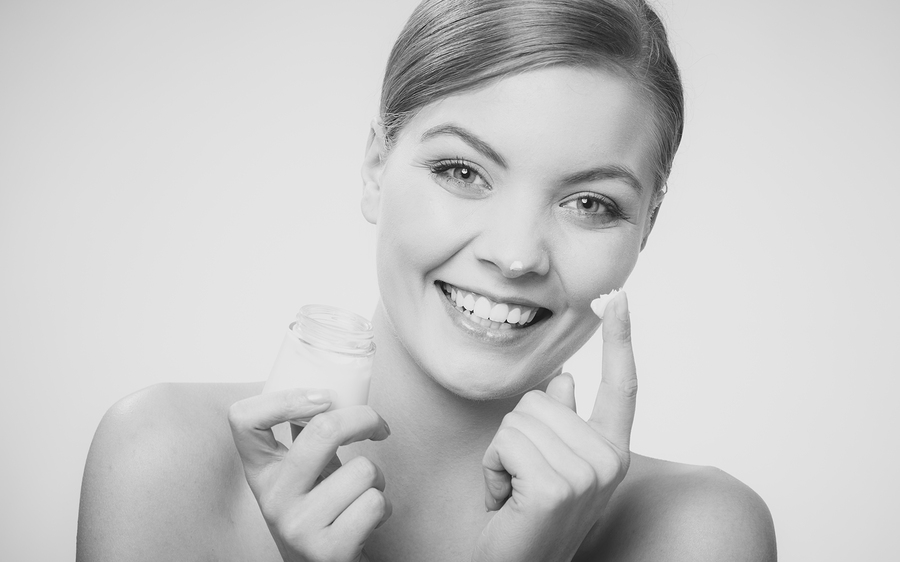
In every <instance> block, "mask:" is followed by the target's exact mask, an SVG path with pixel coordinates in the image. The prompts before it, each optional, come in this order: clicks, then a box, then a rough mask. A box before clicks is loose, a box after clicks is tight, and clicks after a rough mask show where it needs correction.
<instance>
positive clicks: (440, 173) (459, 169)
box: [431, 160, 490, 190]
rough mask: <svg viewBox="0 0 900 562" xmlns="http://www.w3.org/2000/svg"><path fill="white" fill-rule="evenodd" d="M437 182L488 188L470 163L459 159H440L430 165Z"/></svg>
mask: <svg viewBox="0 0 900 562" xmlns="http://www.w3.org/2000/svg"><path fill="white" fill-rule="evenodd" d="M431 173H432V174H433V175H434V177H435V179H436V180H437V181H438V183H441V184H443V185H445V186H448V187H453V188H459V189H465V190H470V189H490V185H489V184H488V183H487V181H485V179H484V177H483V176H482V175H481V173H480V172H478V170H476V169H475V167H474V166H472V165H471V164H469V163H467V162H464V161H461V160H442V161H440V162H435V163H433V164H432V165H431Z"/></svg>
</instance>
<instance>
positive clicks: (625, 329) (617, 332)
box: [608, 317, 631, 344]
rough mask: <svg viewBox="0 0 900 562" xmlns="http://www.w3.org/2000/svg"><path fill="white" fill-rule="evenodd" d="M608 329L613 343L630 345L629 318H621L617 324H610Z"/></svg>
mask: <svg viewBox="0 0 900 562" xmlns="http://www.w3.org/2000/svg"><path fill="white" fill-rule="evenodd" d="M608 329H609V335H610V336H611V338H612V340H613V341H616V342H619V343H621V344H631V317H626V318H623V319H622V320H621V321H619V322H615V323H612V322H611V323H610V324H609V328H608Z"/></svg>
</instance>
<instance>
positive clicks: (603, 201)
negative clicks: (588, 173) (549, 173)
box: [560, 191, 628, 220]
mask: <svg viewBox="0 0 900 562" xmlns="http://www.w3.org/2000/svg"><path fill="white" fill-rule="evenodd" d="M579 199H590V200H591V201H596V202H597V204H599V205H601V206H603V207H604V208H605V209H606V212H605V213H590V212H587V211H575V212H580V213H585V214H598V215H601V214H608V215H609V216H610V217H612V219H613V220H619V219H627V218H628V217H627V216H626V215H625V213H624V212H622V209H621V208H620V207H619V206H618V205H616V203H615V201H613V200H612V199H610V198H608V197H604V196H603V195H600V194H599V193H593V192H590V191H584V192H582V193H576V194H575V195H573V196H572V197H569V198H568V199H566V200H565V201H563V202H562V203H560V206H563V205H565V204H566V203H570V202H572V201H578V200H579Z"/></svg>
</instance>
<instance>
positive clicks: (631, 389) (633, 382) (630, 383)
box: [619, 377, 638, 399]
mask: <svg viewBox="0 0 900 562" xmlns="http://www.w3.org/2000/svg"><path fill="white" fill-rule="evenodd" d="M619 392H621V393H622V396H624V397H625V398H630V399H634V398H637V392H638V380H637V377H630V378H627V379H625V380H624V381H622V384H621V385H619Z"/></svg>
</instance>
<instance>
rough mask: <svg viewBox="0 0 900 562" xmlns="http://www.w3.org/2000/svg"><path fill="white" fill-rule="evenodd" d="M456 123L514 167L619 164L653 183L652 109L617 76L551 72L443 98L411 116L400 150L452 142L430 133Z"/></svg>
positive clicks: (565, 70) (597, 71)
mask: <svg viewBox="0 0 900 562" xmlns="http://www.w3.org/2000/svg"><path fill="white" fill-rule="evenodd" d="M446 124H452V125H454V126H457V127H462V128H464V129H466V130H467V131H470V132H472V133H474V134H475V135H477V136H478V137H479V138H480V139H481V140H483V141H485V142H486V143H487V144H489V145H490V146H491V147H492V148H493V149H494V150H496V151H497V152H498V153H500V154H501V155H502V156H503V158H504V160H506V161H507V162H508V164H509V167H510V169H515V168H523V167H524V168H529V167H530V168H534V167H538V166H539V167H541V168H542V169H543V170H545V171H546V172H547V173H563V172H571V171H572V169H578V168H585V167H590V166H596V165H598V164H618V165H624V166H627V167H629V168H630V169H632V170H634V171H635V172H636V174H637V175H638V177H639V178H640V179H641V182H642V183H643V184H644V185H645V186H647V187H648V189H649V188H650V187H651V186H652V183H653V162H654V155H655V146H656V143H655V137H654V125H653V110H652V106H651V105H650V104H649V103H648V101H647V100H646V98H645V96H644V95H642V92H641V90H640V87H639V86H638V85H637V84H636V83H635V82H634V81H633V80H631V79H630V78H627V77H624V76H622V75H620V74H617V73H615V72H613V71H611V70H604V69H577V68H569V67H551V68H546V69H541V70H533V71H529V72H525V73H522V74H517V75H513V76H510V77H507V78H503V79H501V80H498V81H495V82H492V83H490V84H489V85H487V86H486V87H484V88H481V89H478V90H474V91H469V92H464V93H461V94H457V95H453V96H449V97H446V98H443V99H441V100H438V101H436V102H434V103H432V104H430V105H428V106H426V107H424V108H423V109H422V110H421V111H419V113H418V114H417V115H416V116H415V117H413V119H411V120H410V121H409V123H407V125H406V127H404V129H403V131H402V132H401V134H400V137H399V138H398V142H397V145H398V147H399V145H401V144H404V143H412V144H417V143H421V142H422V141H423V136H424V138H426V139H429V140H428V142H429V143H434V142H447V143H452V142H453V140H452V139H440V138H433V137H431V136H429V135H427V134H426V132H427V131H429V130H433V129H434V128H435V127H440V126H442V125H446Z"/></svg>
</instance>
